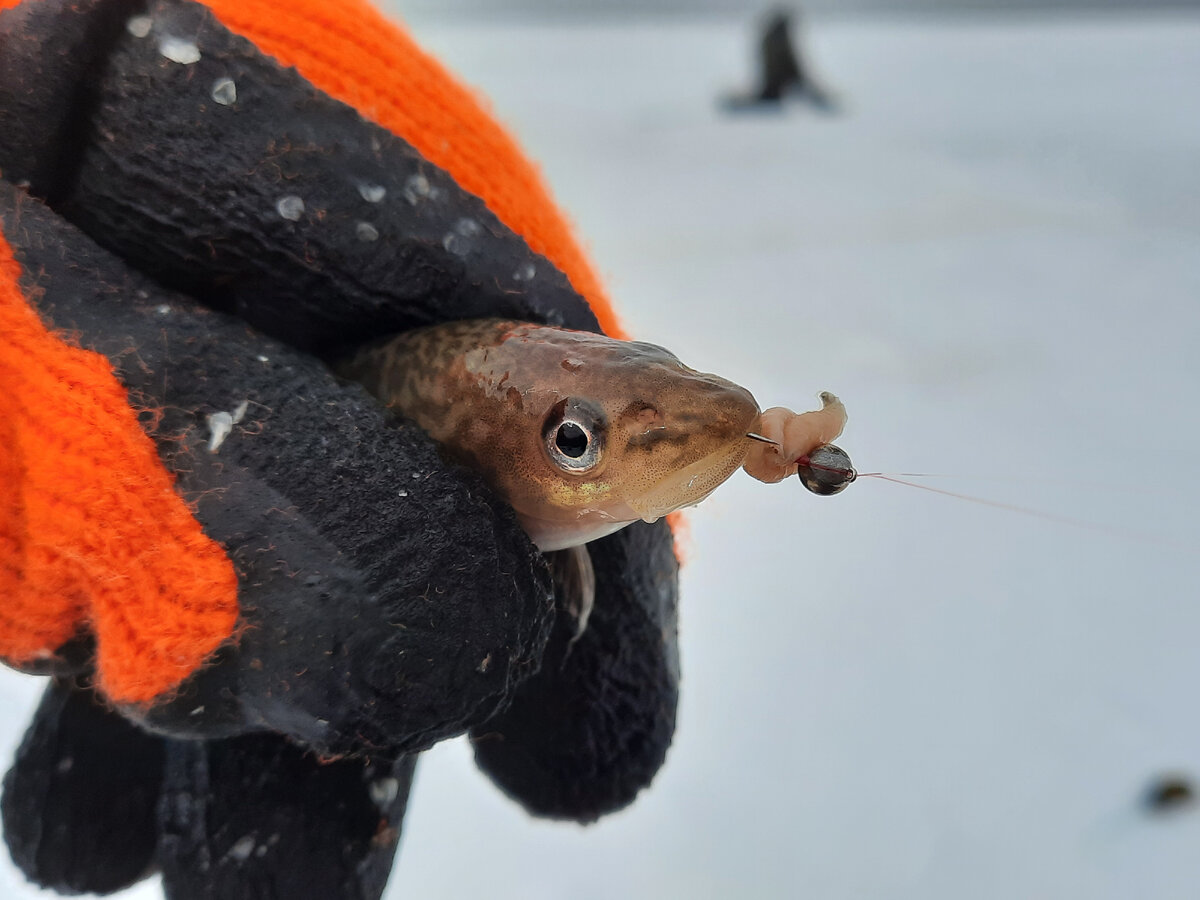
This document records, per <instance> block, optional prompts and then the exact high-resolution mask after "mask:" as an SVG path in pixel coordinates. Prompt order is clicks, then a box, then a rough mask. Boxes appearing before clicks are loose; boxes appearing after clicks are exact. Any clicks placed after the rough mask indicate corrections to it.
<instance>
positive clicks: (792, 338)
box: [0, 12, 1200, 900]
mask: <svg viewBox="0 0 1200 900" xmlns="http://www.w3.org/2000/svg"><path fill="white" fill-rule="evenodd" d="M414 27H415V30H416V31H417V34H418V36H419V37H420V38H421V39H422V40H423V41H424V42H425V43H426V44H427V45H428V46H429V47H430V49H432V50H433V51H435V52H436V53H438V54H440V55H441V56H442V57H443V58H444V59H445V60H446V61H447V62H448V63H449V64H450V65H451V66H452V67H453V68H454V69H456V70H457V71H459V72H460V73H461V74H462V75H463V76H464V77H465V78H466V79H467V80H468V81H470V82H471V83H473V84H475V85H477V86H479V87H481V88H482V89H483V90H485V91H486V92H487V93H488V94H489V95H490V97H491V98H492V101H493V103H494V108H495V110H496V112H497V114H498V115H499V116H500V117H501V118H502V119H503V120H505V121H506V122H508V123H509V124H510V125H511V126H512V128H513V129H514V130H515V131H516V133H517V134H518V135H519V136H520V137H521V140H522V141H523V143H524V144H525V146H526V147H527V149H528V150H529V151H530V153H531V154H532V155H533V156H534V157H535V158H537V159H538V160H540V161H541V162H542V164H543V165H544V169H545V173H546V175H547V177H548V178H549V180H550V182H551V184H552V185H553V186H554V188H555V191H556V194H557V196H558V198H559V199H560V201H561V202H562V204H563V205H564V206H565V207H566V208H567V209H569V210H570V211H571V214H572V216H573V217H574V219H575V221H576V222H577V224H578V228H579V232H580V233H581V234H582V235H583V236H585V239H586V241H587V242H588V244H589V246H590V249H591V251H592V254H593V256H594V258H595V260H596V261H597V263H598V265H599V267H600V268H601V270H602V271H603V273H604V275H605V276H606V279H607V282H608V284H609V286H610V288H611V290H612V293H613V295H614V297H615V298H616V300H617V303H618V305H619V307H620V308H621V309H622V310H623V312H624V314H625V318H626V322H627V325H628V326H629V328H630V330H631V331H632V332H633V333H635V334H636V335H637V336H638V337H639V338H642V339H646V340H651V341H655V342H657V343H661V344H664V345H666V346H668V347H670V348H672V349H673V350H674V351H675V352H676V353H677V354H678V355H679V356H680V357H681V358H682V359H683V360H684V361H685V362H687V363H689V364H691V365H693V366H695V367H697V368H701V369H707V370H710V371H716V372H719V373H721V374H722V375H725V376H726V377H729V378H732V379H734V380H736V381H738V382H740V383H742V384H744V385H746V386H747V387H749V388H750V389H751V390H752V391H754V393H755V394H756V396H757V397H758V399H759V401H760V403H761V404H762V405H763V406H769V405H775V404H785V405H790V406H793V407H794V408H797V409H800V408H808V407H811V406H812V405H815V404H816V402H817V401H816V398H815V395H816V393H817V392H818V391H820V390H822V389H829V390H832V391H834V392H835V393H837V394H839V395H840V396H841V397H842V398H843V400H844V401H845V402H846V405H847V407H848V409H849V411H850V426H849V428H848V430H847V432H846V434H845V436H844V438H843V439H842V440H841V441H840V442H839V443H841V444H842V445H843V446H844V447H846V449H847V450H848V451H849V452H850V454H851V456H852V457H853V459H854V460H855V462H856V463H857V464H858V466H859V468H860V469H861V470H863V471H878V470H883V471H888V472H911V471H918V472H935V473H943V474H945V475H948V476H957V477H953V478H952V477H945V478H940V479H937V480H933V481H929V482H927V483H930V484H932V485H935V486H938V487H945V488H949V489H953V490H961V491H967V492H970V493H974V494H978V495H983V496H986V497H989V498H991V499H995V500H1000V501H1005V502H1012V503H1019V504H1024V505H1029V506H1034V507H1037V508H1039V509H1044V510H1046V511H1049V512H1052V513H1055V514H1059V515H1065V516H1070V517H1073V518H1078V519H1083V520H1086V521H1088V522H1092V523H1096V524H1097V525H1105V526H1115V527H1116V528H1118V529H1122V530H1125V531H1128V532H1132V533H1133V534H1121V535H1113V534H1111V533H1107V532H1104V531H1103V530H1099V529H1092V530H1087V529H1083V528H1074V527H1070V526H1067V525H1062V524H1059V523H1055V522H1050V521H1046V520H1042V519H1035V518H1029V517H1024V516H1019V515H1015V514H1011V513H1007V512H1003V511H1000V510H997V509H993V508H990V507H985V506H980V505H974V504H970V503H964V502H959V501H954V500H950V499H947V498H944V497H940V496H936V495H933V494H928V493H925V492H922V491H918V490H912V489H908V488H904V487H900V486H896V485H891V484H886V483H883V482H877V481H870V480H864V481H861V482H860V483H858V484H855V485H853V486H852V487H851V488H850V489H849V490H847V491H846V492H845V493H844V494H842V495H840V496H837V497H833V498H817V497H813V496H812V495H809V494H807V493H806V492H805V491H803V490H802V489H801V487H800V486H799V485H798V484H796V483H794V482H793V483H785V484H782V485H775V486H766V485H761V484H758V483H757V482H753V481H751V480H750V479H749V478H748V477H746V476H744V475H740V474H739V475H737V476H735V477H734V478H733V479H732V480H731V481H730V483H729V484H727V485H726V486H725V487H724V488H722V490H721V491H719V492H718V494H717V495H716V496H714V497H713V498H712V499H711V500H710V501H709V502H708V503H707V504H706V505H705V506H703V507H701V508H700V509H698V510H696V511H695V512H694V513H693V514H692V515H691V531H692V534H691V541H690V548H689V551H688V556H689V560H690V561H689V563H688V565H687V567H686V568H685V570H684V574H683V587H682V596H683V606H682V610H681V619H682V621H681V628H682V635H681V640H682V655H683V698H682V706H681V709H680V718H679V730H678V733H677V735H676V740H675V743H674V746H673V747H672V750H671V752H670V755H669V757H668V759H667V763H666V766H665V767H664V769H663V770H662V772H661V773H660V775H659V776H658V778H657V780H656V781H655V783H654V784H653V786H652V787H651V788H650V789H649V790H648V791H646V792H645V793H644V794H643V795H642V796H641V797H640V798H639V800H638V802H637V803H636V804H635V805H634V806H633V807H631V808H630V809H628V810H626V811H625V812H622V813H620V814H618V815H615V816H612V817H609V818H608V819H606V820H604V821H603V822H601V823H600V824H598V825H595V826H592V827H590V828H580V827H576V826H571V825H563V824H554V823H544V822H538V821H535V820H532V819H530V818H528V817H527V816H526V815H525V814H524V813H523V812H522V811H521V810H520V809H519V808H518V807H517V806H515V805H514V804H512V803H510V802H509V801H507V800H506V799H505V798H504V797H503V796H501V795H500V794H499V793H498V792H497V791H496V790H495V789H494V788H493V787H492V786H491V784H490V783H489V782H488V781H487V780H486V779H485V778H484V777H483V776H482V775H480V774H479V773H478V772H476V770H475V769H474V766H473V764H472V763H471V760H470V751H469V748H468V747H467V746H466V745H465V744H464V743H462V742H451V743H449V744H445V745H442V746H440V747H438V748H437V749H436V750H435V751H433V752H431V753H429V754H427V755H426V756H425V757H424V758H423V760H422V762H421V764H420V766H419V768H418V774H417V781H416V785H415V788H414V793H413V797H412V802H411V805H410V807H409V813H408V817H407V820H406V822H405V835H404V839H403V842H402V846H401V851H400V855H399V862H398V865H397V868H396V872H395V874H394V875H393V879H392V884H391V887H390V888H389V892H388V896H389V897H392V898H401V897H405V898H435V900H436V898H461V897H479V896H487V897H490V898H496V900H509V898H524V900H541V898H545V900H557V898H563V897H571V898H579V900H590V898H596V900H601V898H604V900H607V898H616V897H621V898H633V900H642V898H696V900H703V898H733V897H751V898H793V897H812V898H822V900H851V898H853V900H858V898H912V900H918V898H920V900H942V898H945V900H961V898H971V900H990V898H996V900H1002V898H1003V900H1012V898H1022V900H1025V898H1054V900H1067V898H1088V900H1103V898H1113V900H1118V898H1119V900H1127V898H1131V897H1139V898H1151V900H1167V898H1194V897H1196V896H1200V810H1195V811H1190V810H1183V811H1179V812H1177V813H1175V814H1172V815H1167V816H1153V815H1150V814H1149V813H1147V812H1146V811H1145V809H1144V807H1143V806H1142V804H1141V800H1142V797H1143V795H1144V791H1145V789H1146V787H1147V785H1148V783H1149V782H1150V781H1151V780H1152V779H1153V778H1154V777H1155V776H1157V775H1159V774H1161V773H1164V772H1174V771H1180V772H1182V773H1184V774H1190V775H1194V776H1196V777H1200V716H1198V715H1197V712H1196V710H1197V702H1196V692H1197V687H1198V686H1200V652H1197V645H1198V643H1200V592H1198V588H1200V575H1198V574H1197V567H1196V560H1197V555H1198V554H1197V551H1198V549H1200V528H1198V527H1197V524H1196V509H1197V508H1200V474H1197V469H1196V460H1197V459H1200V417H1198V416H1197V414H1196V400H1195V395H1196V388H1197V386H1198V383H1200V16H1197V15H1195V14H1189V13H1179V12H1176V13H1157V14H1153V15H1148V14H1144V15H1134V14H1133V13H1126V14H1112V13H1109V14H1090V15H1086V16H1085V15H1077V16H1073V17H1065V16H1061V15H1058V16H1054V17H1045V18H1039V17H1033V16H1013V15H1010V16H1006V17H983V16H979V15H975V16H969V17H945V18H933V17H921V18H911V19H907V20H906V19H901V18H889V19H872V18H869V17H859V18H855V19H843V20H831V21H824V20H819V19H818V20H817V21H816V22H814V23H813V25H812V28H811V29H810V31H809V33H808V34H807V36H806V41H805V43H806V45H807V47H808V48H809V50H810V51H811V52H810V56H811V60H812V62H813V64H814V66H815V68H816V70H817V71H818V72H819V73H820V74H821V75H822V76H823V77H824V79H825V80H826V81H827V82H828V83H829V85H830V86H831V87H833V88H834V89H835V90H836V91H837V92H838V93H839V94H840V95H841V96H842V98H843V100H844V105H845V110H844V112H843V114H842V115H840V116H836V117H823V116H820V115H816V114H813V113H812V112H810V111H809V110H807V109H804V108H793V109H788V110H787V111H785V112H783V113H782V114H770V113H768V114H743V115H740V116H736V117H728V116H723V115H722V114H720V113H719V111H718V110H717V107H716V104H715V102H714V101H715V98H716V97H717V96H718V95H720V94H721V93H722V92H723V91H725V90H730V89H734V88H737V87H739V86H742V85H745V84H748V83H749V81H750V80H751V75H750V73H751V69H750V60H749V55H748V49H749V46H750V44H751V42H752V34H751V31H750V28H749V20H747V19H724V20H721V19H714V18H706V19H703V20H689V19H676V20H673V21H670V22H667V21H664V20H655V21H653V22H642V23H639V22H637V21H633V22H630V21H625V22H621V21H620V20H617V19H613V20H610V21H609V22H607V24H603V23H602V24H596V23H592V24H590V25H586V26H585V25H583V24H579V23H576V24H571V23H570V22H555V23H553V24H541V25H538V24H534V23H532V22H525V23H524V24H521V25H519V26H518V25H505V24H503V23H502V22H500V21H499V20H492V21H489V22H487V23H484V24H480V23H477V22H476V23H474V24H472V23H471V22H470V21H469V20H466V19H438V18H436V17H431V16H429V15H422V16H417V17H416V18H415V19H414ZM40 687H41V683H40V682H39V681H38V680H37V679H33V678H25V677H22V676H18V675H15V674H12V673H9V672H6V671H5V672H0V719H2V722H3V725H2V730H0V756H2V757H8V756H10V755H11V751H12V749H13V748H15V746H16V744H17V742H18V741H19V739H20V735H21V733H22V731H23V729H24V727H25V724H26V722H27V721H28V719H29V716H30V715H31V713H32V710H33V707H34V704H35V702H36V695H37V693H38V692H39V690H40ZM5 863H7V860H5ZM0 896H2V897H5V898H14V900H16V898H24V897H34V896H39V894H38V893H37V892H36V891H33V890H32V889H30V888H28V887H27V886H25V885H24V884H23V883H22V881H21V878H20V876H19V874H17V873H15V872H14V871H13V870H12V869H11V867H9V866H7V865H5V867H4V868H3V869H0ZM123 896H125V897H128V898H151V897H157V896H159V893H158V888H157V886H155V885H153V884H151V885H145V886H142V887H141V888H139V889H137V890H135V891H131V892H129V893H128V894H126V895H123Z"/></svg>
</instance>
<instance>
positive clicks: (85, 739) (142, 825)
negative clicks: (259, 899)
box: [0, 679, 163, 894]
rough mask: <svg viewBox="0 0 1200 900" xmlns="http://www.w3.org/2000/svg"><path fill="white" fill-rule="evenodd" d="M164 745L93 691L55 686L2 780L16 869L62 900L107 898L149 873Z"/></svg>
mask: <svg viewBox="0 0 1200 900" xmlns="http://www.w3.org/2000/svg"><path fill="white" fill-rule="evenodd" d="M162 769H163V741H162V739H161V738H157V737H153V736H151V735H149V734H147V733H145V732H143V731H142V730H141V729H139V728H137V727H135V726H134V725H131V724H130V723H129V722H127V721H126V720H125V719H124V718H122V717H121V716H120V715H118V714H117V713H115V712H113V711H112V710H110V709H108V708H106V707H105V706H104V705H103V704H102V702H101V701H100V699H99V698H98V697H97V696H96V694H95V692H94V691H92V690H90V689H87V688H83V687H78V686H75V685H74V684H73V683H72V682H70V681H68V680H65V679H55V680H53V681H51V682H50V684H49V686H48V687H47V689H46V694H45V696H44V697H43V698H42V702H41V705H40V706H39V707H38V710H37V713H36V714H35V716H34V719H33V723H32V724H31V725H30V726H29V730H28V731H27V732H26V734H25V739H24V741H22V743H21V746H20V749H18V750H17V757H16V761H15V762H14V763H13V766H12V768H11V769H10V770H9V772H8V775H7V776H5V779H4V796H3V800H2V801H0V808H2V810H3V815H4V839H5V841H6V842H7V844H8V847H9V851H10V852H11V853H12V857H13V861H14V862H15V863H16V864H17V866H18V868H20V869H21V871H22V872H24V873H25V875H26V877H27V878H29V879H30V880H31V881H34V882H36V883H37V884H40V885H41V886H43V887H47V888H53V889H54V890H57V891H59V892H63V893H72V894H75V893H82V892H90V893H100V894H104V893H109V892H111V891H116V890H120V889H121V888H124V887H127V886H128V885H131V884H133V883H134V882H136V881H139V880H140V879H142V878H145V877H146V876H147V875H149V874H150V873H151V871H152V869H153V864H154V848H155V843H156V827H157V826H156V806H157V802H158V796H159V785H160V782H161V779H162Z"/></svg>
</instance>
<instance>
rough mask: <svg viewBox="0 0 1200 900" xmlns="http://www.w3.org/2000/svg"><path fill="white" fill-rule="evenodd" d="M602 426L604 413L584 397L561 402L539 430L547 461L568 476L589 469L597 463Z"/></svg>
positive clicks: (588, 470)
mask: <svg viewBox="0 0 1200 900" xmlns="http://www.w3.org/2000/svg"><path fill="white" fill-rule="evenodd" d="M605 425H606V422H605V418H604V413H603V412H601V411H600V410H599V409H597V408H596V407H595V406H594V405H592V404H591V403H588V402H587V401H586V400H575V399H567V400H562V401H560V402H559V403H557V404H556V405H555V407H554V408H553V409H552V410H551V411H550V415H549V416H547V417H546V424H545V428H544V429H543V433H542V436H543V439H544V442H545V445H546V453H547V455H548V456H549V457H550V461H551V462H552V463H554V465H555V466H556V467H557V468H559V469H561V470H562V471H564V472H567V473H569V474H571V475H582V474H584V473H586V472H590V471H591V470H592V469H594V468H596V466H597V465H598V464H599V462H600V457H601V454H602V452H603V446H604V431H605Z"/></svg>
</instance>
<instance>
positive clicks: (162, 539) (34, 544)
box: [0, 237, 238, 703]
mask: <svg viewBox="0 0 1200 900" xmlns="http://www.w3.org/2000/svg"><path fill="white" fill-rule="evenodd" d="M20 276H21V268H20V265H19V263H18V262H17V261H16V260H15V259H14V257H13V253H12V249H11V247H10V246H9V244H8V243H7V241H5V240H4V239H3V238H2V237H0V485H3V489H2V490H0V597H3V598H4V603H3V606H2V607H0V657H2V658H3V659H5V660H6V661H8V662H10V663H12V664H14V665H17V666H22V665H29V664H31V663H33V662H36V661H37V660H39V659H48V658H50V657H52V656H53V655H54V653H55V651H56V650H58V649H59V648H60V647H62V646H63V645H64V644H65V643H67V642H68V641H69V640H70V639H71V638H72V637H74V636H75V635H76V633H77V632H79V631H81V630H82V629H83V628H85V627H87V628H90V629H91V631H92V632H93V633H94V634H95V636H96V641H97V667H98V669H97V675H98V679H99V683H100V686H101V687H102V688H103V690H104V691H105V693H106V694H107V695H108V696H109V697H110V698H112V699H113V700H115V701H118V702H132V703H138V702H148V701H151V700H153V699H154V698H155V697H158V696H159V695H161V694H162V693H163V692H165V691H169V690H171V689H172V688H174V687H175V686H176V685H178V684H179V682H181V681H182V680H183V679H184V678H186V677H187V676H188V675H190V674H191V673H192V672H193V671H194V670H195V669H196V668H197V667H198V666H199V665H201V663H202V662H203V661H204V659H205V658H206V657H207V656H208V655H209V654H210V653H211V652H212V651H213V650H214V649H216V647H217V646H218V645H219V644H220V643H221V642H223V641H224V640H226V639H227V638H229V637H230V636H231V634H232V633H233V628H234V623H235V621H236V619H237V615H238V604H237V576H236V574H235V573H234V570H233V566H232V564H231V563H230V561H229V560H228V559H227V558H226V556H225V554H224V551H223V550H222V549H221V547H220V546H218V545H217V544H215V543H214V542H213V541H211V540H209V539H208V538H207V537H206V536H205V535H204V533H203V532H202V531H201V529H200V525H199V523H198V522H197V521H196V519H195V518H194V517H193V516H192V514H191V512H190V511H189V510H188V508H187V506H186V505H185V504H184V502H183V501H182V500H181V499H180V497H179V496H178V495H177V494H176V493H175V492H174V490H173V488H172V480H171V477H170V475H169V474H168V473H167V471H166V470H165V469H164V468H163V466H162V463H161V462H160V461H159V457H158V454H157V452H156V451H155V448H154V444H153V442H152V441H151V440H150V438H148V437H147V436H146V434H145V433H144V432H143V431H142V429H141V427H140V426H139V425H138V422H137V419H136V417H135V415H134V412H133V410H131V409H130V407H129V403H128V400H127V397H126V393H125V389H124V388H123V387H122V386H121V385H120V383H119V382H118V381H117V379H116V378H115V377H114V375H113V372H112V366H111V365H110V364H109V362H108V360H107V359H105V358H104V357H103V356H101V355H99V354H97V353H92V352H89V351H85V350H81V349H79V348H78V347H74V346H71V345H70V344H68V343H66V342H64V341H63V340H61V339H60V338H59V337H56V336H55V335H53V334H51V333H50V332H49V331H47V330H46V328H45V326H44V325H43V324H42V322H41V321H40V319H39V318H38V316H37V314H36V313H35V312H34V311H33V309H32V308H31V307H30V305H29V304H28V302H27V301H26V298H25V296H24V295H23V293H22V291H21V289H20V286H19V278H20Z"/></svg>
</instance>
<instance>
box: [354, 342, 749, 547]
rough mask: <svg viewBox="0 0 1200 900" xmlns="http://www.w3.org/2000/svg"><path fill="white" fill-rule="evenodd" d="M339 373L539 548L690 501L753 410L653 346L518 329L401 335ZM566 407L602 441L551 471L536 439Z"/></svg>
mask: <svg viewBox="0 0 1200 900" xmlns="http://www.w3.org/2000/svg"><path fill="white" fill-rule="evenodd" d="M339 372H340V373H341V374H342V375H344V376H346V377H348V378H353V379H354V380H356V381H359V382H360V383H362V384H363V385H364V386H365V387H366V388H367V390H369V391H370V392H371V393H372V394H374V395H375V396H376V397H377V398H379V399H380V400H381V401H382V402H383V403H385V404H386V405H387V406H389V407H392V408H394V409H396V410H397V411H399V412H400V413H402V414H403V415H405V416H407V417H408V418H410V419H412V420H414V421H415V422H416V423H417V424H418V425H420V426H421V427H422V428H424V429H425V430H426V431H427V432H429V434H430V435H431V436H432V437H433V438H434V439H435V440H436V441H438V442H439V443H440V444H442V446H443V448H444V449H445V451H446V452H447V454H448V455H449V456H450V457H451V458H453V459H455V460H456V461H459V462H462V463H464V464H466V465H469V466H471V467H473V468H475V469H477V470H478V471H480V472H482V473H483V475H484V476H485V477H486V478H487V479H488V481H489V482H490V483H491V484H492V486H493V487H494V488H495V489H496V490H498V491H499V492H500V493H501V494H502V495H503V496H504V497H505V498H506V499H507V500H508V502H509V503H510V504H511V505H512V506H513V508H514V509H515V510H516V511H517V514H518V516H519V518H520V520H521V524H522V526H523V527H524V528H525V530H526V531H527V532H528V533H529V535H530V537H531V538H532V539H533V540H534V542H535V543H536V544H537V545H538V546H539V547H540V548H541V549H543V550H556V549H562V548H564V547H571V546H576V545H578V544H582V543H584V542H586V541H589V540H592V539H594V538H596V537H600V536H602V535H604V534H608V533H610V532H612V531H616V530H617V529H618V528H620V527H622V526H624V525H627V524H629V523H630V522H633V521H635V520H637V519H645V520H647V521H653V520H654V519H657V518H659V517H660V516H663V515H666V514H667V513H668V512H672V511H673V510H675V509H679V508H680V507H684V506H691V505H693V504H695V503H698V502H699V501H701V500H703V499H704V498H705V497H706V496H708V494H709V493H711V492H712V491H713V490H714V489H715V488H716V487H717V486H718V485H720V484H721V483H722V482H724V481H725V479H727V478H728V477H729V476H730V475H732V474H733V472H735V471H736V470H737V469H738V467H739V466H741V464H742V461H743V459H744V457H745V455H746V451H747V445H748V444H749V442H748V441H747V440H746V438H745V435H746V432H747V430H749V429H750V428H751V427H752V425H753V424H754V422H755V421H756V419H757V417H758V414H759V409H758V404H757V403H756V402H755V400H754V397H753V396H752V395H751V394H750V392H749V391H747V390H746V389H745V388H742V387H739V386H738V385H736V384H733V383H732V382H730V381H726V380H725V379H723V378H719V377H717V376H715V375H707V374H703V373H700V372H697V371H695V370H693V369H690V368H688V367H687V366H685V365H683V364H682V363H681V362H679V360H678V359H677V358H676V357H675V356H674V355H673V354H671V353H670V352H668V351H667V350H664V349H663V348H662V347H658V346H655V345H654V344H646V343H639V342H632V341H618V340H614V339H612V338H608V337H604V336H603V335H597V334H591V333H587V332H579V331H570V330H567V329H563V328H554V327H550V326H544V325H535V324H530V323H526V322H511V321H504V320H496V319H477V320H468V321H461V322H451V323H447V324H444V325H437V326H433V327H429V328H422V329H417V330H415V331H410V332H405V333H404V334H401V335H398V336H397V337H395V338H393V339H391V340H389V341H387V342H386V343H383V344H380V345H377V346H374V347H370V348H367V349H365V350H363V351H361V352H360V353H359V354H358V355H356V356H355V357H354V358H353V359H352V360H350V361H349V362H348V363H346V364H344V365H343V366H341V367H340V368H339ZM564 401H566V404H564ZM577 402H582V403H584V404H587V406H588V408H589V409H591V410H596V411H599V419H598V424H599V427H598V428H597V429H596V433H597V436H598V437H599V439H600V440H601V442H602V444H601V446H602V450H601V455H600V459H599V461H598V463H597V464H596V466H595V468H593V469H591V470H590V471H587V472H586V473H583V474H574V473H570V472H566V471H563V470H562V469H561V468H559V467H558V466H556V465H555V463H554V462H553V461H552V459H551V456H550V453H549V450H548V449H547V438H546V435H547V433H548V432H547V429H553V428H555V427H556V425H555V424H554V423H555V422H556V421H557V419H556V418H555V417H556V416H561V415H562V412H563V409H564V406H567V408H570V405H572V404H575V403H577ZM550 433H553V431H551V432H550Z"/></svg>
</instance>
